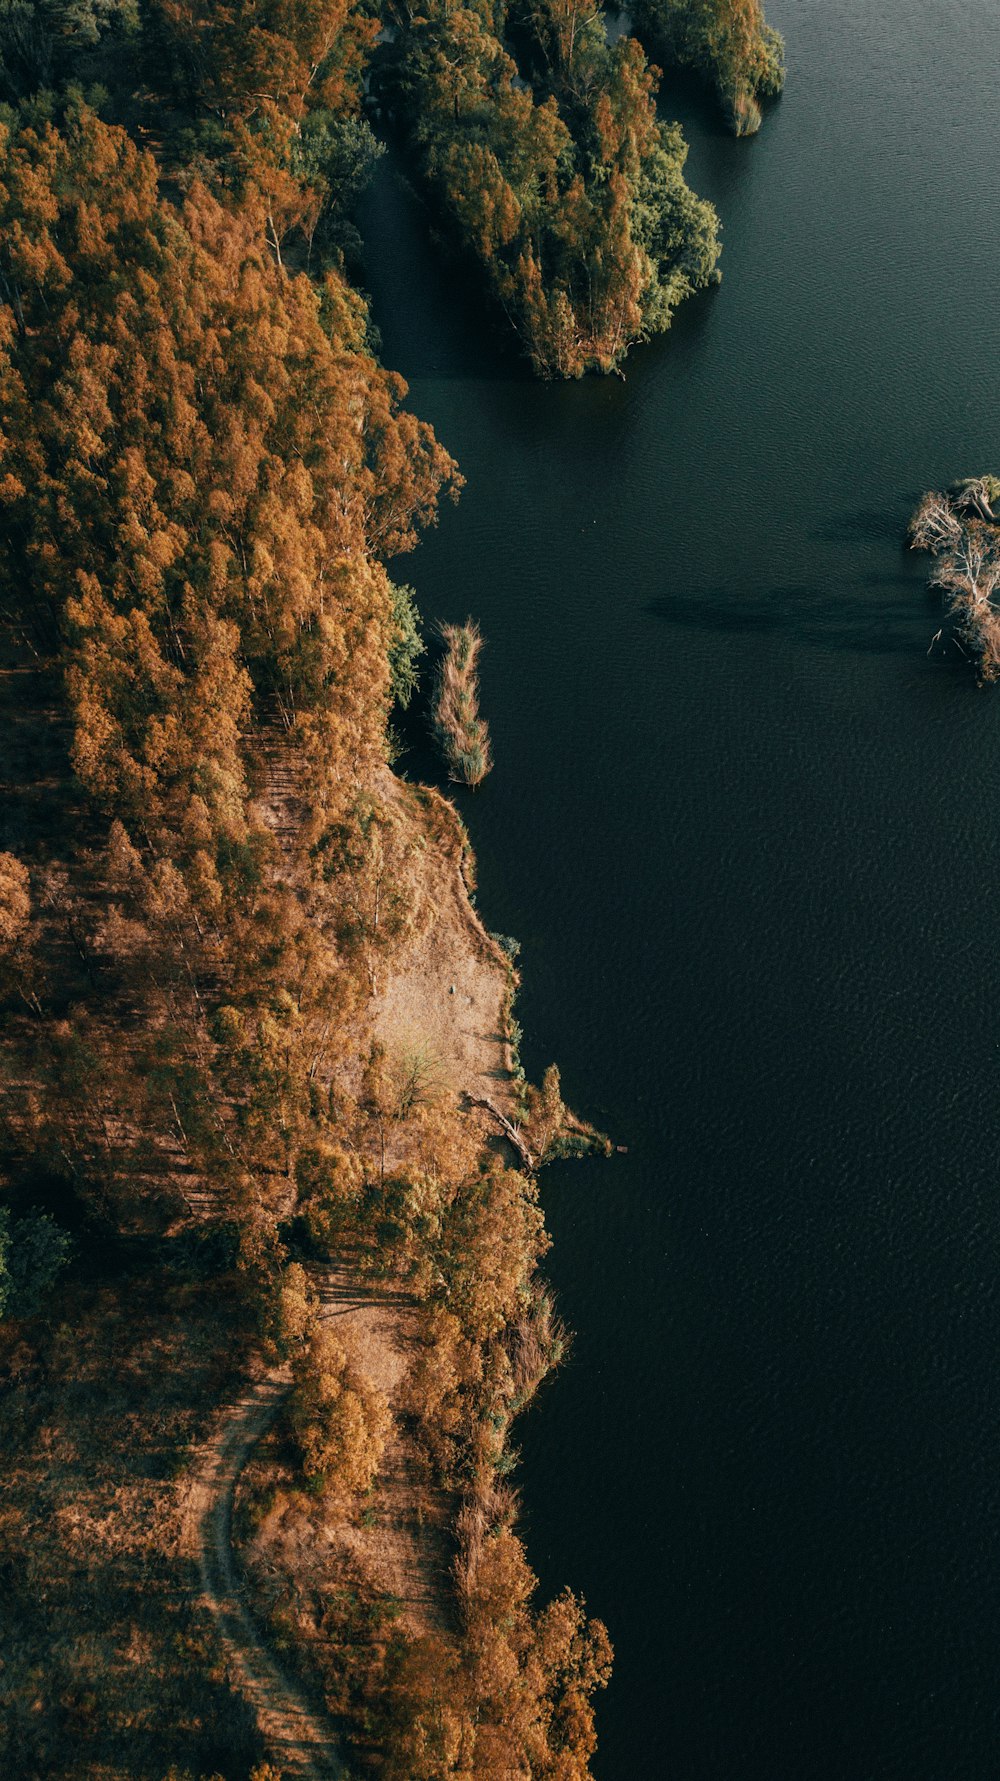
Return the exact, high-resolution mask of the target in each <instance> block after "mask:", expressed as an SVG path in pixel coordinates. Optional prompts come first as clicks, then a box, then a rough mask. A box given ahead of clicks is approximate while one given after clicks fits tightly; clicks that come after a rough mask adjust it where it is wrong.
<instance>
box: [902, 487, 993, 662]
mask: <svg viewBox="0 0 1000 1781" xmlns="http://www.w3.org/2000/svg"><path fill="white" fill-rule="evenodd" d="M995 501H1000V477H997V476H994V475H993V474H992V473H990V472H987V473H986V474H984V475H982V476H970V477H966V478H965V479H964V480H962V481H960V482H957V483H955V484H954V485H953V486H952V488H951V489H949V490H948V491H946V492H945V493H943V494H942V493H939V492H938V491H936V490H932V491H930V492H929V493H928V494H926V495H924V497H923V499H922V501H921V503H920V505H919V507H918V508H917V510H916V512H915V513H914V515H913V518H912V519H911V521H910V543H911V545H912V546H913V548H914V550H926V551H929V552H930V554H931V555H932V556H933V557H934V558H935V559H936V560H935V564H934V568H933V571H932V573H931V586H932V587H935V588H940V590H941V592H942V595H943V597H944V601H945V607H946V610H947V612H948V614H949V616H950V617H951V618H952V619H953V621H954V625H955V632H956V640H957V642H958V645H959V648H960V649H963V652H968V654H969V655H971V657H972V658H973V660H974V661H975V663H976V666H977V669H978V673H979V678H980V680H981V681H983V682H984V683H989V682H991V681H995V680H997V679H1000V519H998V518H997V515H996V514H995V513H994V511H993V503H994V502H995ZM940 635H941V633H940V631H939V632H938V633H937V637H940ZM937 637H935V639H934V641H935V642H936V641H937Z"/></svg>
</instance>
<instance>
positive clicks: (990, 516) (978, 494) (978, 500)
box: [953, 483, 1000, 526]
mask: <svg viewBox="0 0 1000 1781" xmlns="http://www.w3.org/2000/svg"><path fill="white" fill-rule="evenodd" d="M953 505H954V506H955V507H959V508H961V509H962V511H963V512H964V513H971V514H972V516H973V518H974V519H981V520H985V521H986V523H987V524H988V525H991V526H995V525H998V524H1000V521H998V520H997V516H996V514H995V513H994V511H993V509H992V507H991V506H990V504H989V501H988V500H987V498H986V490H985V489H983V488H980V487H979V486H978V484H976V483H971V484H970V485H969V487H968V488H966V489H963V490H962V492H961V494H960V495H956V497H955V500H954V503H953Z"/></svg>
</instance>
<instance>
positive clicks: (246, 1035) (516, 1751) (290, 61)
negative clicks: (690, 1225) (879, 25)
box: [0, 0, 782, 1781]
mask: <svg viewBox="0 0 1000 1781" xmlns="http://www.w3.org/2000/svg"><path fill="white" fill-rule="evenodd" d="M633 24H634V27H635V29H636V31H637V32H638V36H637V37H633V36H628V35H615V34H614V33H613V32H611V31H609V30H608V29H607V21H606V19H605V16H604V15H603V13H601V12H600V11H599V10H595V11H591V10H588V9H587V8H585V7H583V6H580V5H579V4H578V0H511V4H510V5H509V6H508V5H506V4H504V3H503V0H491V3H489V4H487V3H486V0H483V3H482V4H478V3H477V4H470V5H468V6H465V5H461V4H451V3H450V0H449V3H447V4H446V3H445V0H430V4H429V5H428V6H427V8H426V9H424V10H411V9H410V8H409V6H408V5H406V4H404V0H386V5H385V7H384V8H383V9H382V10H381V11H379V10H378V9H377V8H376V7H375V6H374V5H370V4H366V3H365V0H362V3H360V4H352V0H257V3H255V0H231V3H223V0H139V3H138V4H136V3H135V0H37V3H36V0H0V101H2V103H0V511H2V524H0V557H2V586H3V593H2V600H0V607H2V616H3V645H2V650H3V653H2V671H3V688H4V692H3V715H2V734H3V752H2V759H3V775H4V793H5V797H4V815H3V833H2V836H0V995H2V997H3V1012H4V1026H3V1033H4V1040H3V1050H2V1069H3V1075H2V1097H0V1108H2V1124H0V1182H2V1191H3V1199H2V1205H0V1370H2V1373H3V1377H4V1381H5V1385H6V1387H7V1403H8V1413H7V1415H6V1416H5V1419H4V1426H3V1435H2V1439H3V1445H4V1467H3V1470H4V1486H3V1491H2V1495H0V1545H2V1548H3V1552H2V1559H3V1563H4V1576H5V1581H6V1586H7V1602H8V1613H7V1615H5V1622H6V1626H5V1633H4V1654H3V1661H4V1682H5V1707H4V1714H3V1717H2V1720H0V1747H2V1748H3V1751H4V1754H3V1767H4V1772H5V1773H7V1772H9V1773H17V1774H19V1775H23V1776H25V1777H35V1776H37V1777H42V1776H48V1777H53V1776H62V1777H73V1778H79V1781H83V1778H84V1777H87V1776H92V1775H97V1774H100V1775H104V1776H107V1777H121V1778H125V1777H143V1778H146V1777H149V1778H150V1781H167V1778H168V1777H171V1778H172V1781H184V1778H186V1777H192V1778H195V1777H203V1778H206V1781H207V1778H208V1777H212V1778H217V1777H225V1778H226V1781H250V1777H253V1778H254V1781H277V1778H278V1777H280V1776H281V1775H288V1776H291V1775H300V1774H301V1775H309V1774H327V1773H329V1774H339V1773H358V1774H362V1773H365V1774H368V1773H371V1774H378V1775H382V1776H385V1777H387V1778H389V1781H434V1778H437V1777H463V1778H465V1781H487V1778H489V1781H498V1778H500V1777H528V1776H531V1777H539V1778H541V1777H551V1778H552V1781H572V1778H573V1777H576V1776H580V1777H582V1776H585V1775H587V1774H588V1773H589V1764H590V1759H591V1756H592V1754H593V1752H594V1749H595V1747H596V1731H595V1706H594V1703H595V1696H596V1695H597V1693H598V1692H599V1690H600V1689H601V1688H602V1687H603V1686H604V1685H605V1684H606V1682H607V1680H608V1678H609V1675H610V1670H611V1647H610V1642H609V1638H608V1633H607V1631H606V1629H605V1627H604V1626H603V1624H602V1623H601V1622H600V1621H599V1620H595V1619H592V1618H590V1617H589V1616H588V1613H587V1610H586V1607H585V1605H584V1603H583V1602H582V1601H581V1600H580V1599H578V1598H577V1597H576V1596H575V1595H574V1594H572V1593H571V1591H570V1590H568V1589H567V1590H566V1591H564V1592H563V1593H562V1594H561V1595H558V1596H556V1597H555V1598H554V1599H553V1600H551V1601H549V1602H548V1603H539V1601H538V1599H537V1593H536V1587H535V1579H534V1577H533V1575H532V1572H531V1570H530V1567H529V1563H528V1558H527V1556H526V1553H525V1550H524V1546H523V1544H522V1541H521V1539H520V1536H519V1534H518V1531H517V1492H516V1489H515V1487H514V1485H513V1482H512V1479H511V1473H512V1470H513V1466H514V1463H515V1458H516V1455H515V1454H514V1451H513V1449H512V1447H511V1443H510V1432H511V1428H512V1424H513V1422H514V1419H515V1417H516V1415H517V1413H518V1411H519V1410H521V1409H522V1408H523V1407H524V1406H525V1405H526V1404H527V1402H528V1401H529V1400H530V1398H531V1397H532V1396H533V1394H534V1393H535V1391H536V1390H537V1388H538V1386H539V1384H540V1383H541V1381H542V1379H543V1378H544V1376H545V1374H546V1373H547V1371H548V1370H549V1369H550V1368H551V1367H552V1366H554V1365H555V1364H556V1363H557V1362H558V1360H559V1359H560V1357H561V1354H562V1353H563V1351H564V1348H565V1344H566V1341H567V1335H566V1332H565V1330H564V1329H563V1328H562V1325H561V1323H560V1321H559V1318H558V1315H557V1312H556V1310H555V1307H554V1305H553V1303H552V1301H551V1298H550V1295H549V1294H548V1292H547V1290H546V1288H545V1285H544V1282H543V1280H542V1279H541V1277H540V1275H539V1272H538V1270H539V1265H540V1263H541V1260H542V1258H543V1256H544V1254H545V1251H546V1248H547V1245H548V1239H547V1237H546V1233H545V1228H544V1220H543V1216H542V1212H541V1209H540V1206H539V1199H538V1181H537V1176H538V1170H539V1168H540V1166H541V1165H542V1164H543V1163H544V1162H545V1161H546V1160H547V1159H548V1158H549V1157H552V1156H556V1155H568V1154H569V1155H571V1154H574V1153H577V1152H582V1151H585V1150H588V1149H594V1148H597V1149H600V1148H602V1146H603V1145H604V1142H605V1141H604V1140H602V1139H601V1138H600V1137H599V1135H598V1134H596V1133H594V1132H593V1131H592V1130H591V1129H590V1128H589V1127H588V1126H587V1125H586V1124H585V1123H584V1122H583V1121H581V1120H580V1119H577V1118H576V1117H575V1116H574V1115H573V1114H571V1113H570V1112H569V1110H568V1109H567V1108H566V1107H565V1105H564V1103H563V1100H562V1096H561V1090H560V1081H559V1075H558V1071H557V1069H556V1068H555V1067H554V1066H553V1067H552V1068H550V1069H549V1070H548V1071H546V1073H545V1075H544V1077H543V1080H542V1081H541V1083H540V1084H538V1085H535V1084H532V1083H531V1082H529V1081H528V1080H527V1079H526V1078H525V1075H524V1071H523V1070H522V1068H521V1065H520V1061H519V1057H518V1040H519V1027H518V1024H517V1020H516V1017H515V1013H514V1003H515V996H516V990H517V985H518V973H517V968H516V963H515V960H516V954H517V947H516V943H515V942H513V941H511V940H509V939H508V938H506V937H504V936H498V935H491V934H490V933H489V932H487V930H486V928H485V927H484V926H483V925H482V922H481V921H480V918H479V915H478V913H477V911H476V908H475V903H474V889H475V878H474V871H475V867H474V861H473V859H472V856H471V851H470V848H469V844H468V839H467V836H466V834H465V831H464V827H463V824H462V821H461V818H460V816H459V815H458V812H457V810H456V809H455V807H454V806H453V804H452V803H451V802H450V801H449V800H448V799H447V798H446V797H445V796H444V795H443V794H442V792H440V791H439V790H436V789H434V788H433V787H422V786H419V785H416V784H413V783H411V782H410V781H409V780H408V779H407V778H406V777H404V776H397V775H396V774H394V772H393V770H392V768H393V763H394V760H395V758H396V751H397V748H398V743H397V741H396V740H395V735H394V725H393V718H394V714H398V712H399V710H400V708H402V707H405V706H406V705H408V704H409V703H410V702H411V701H413V700H414V699H416V700H417V701H418V702H419V701H420V700H421V699H424V700H426V697H427V691H426V689H427V687H428V685H429V682H430V671H429V665H430V664H431V663H432V662H433V660H434V658H435V654H436V653H440V652H439V650H438V645H439V643H440V642H441V641H442V640H441V639H438V640H437V641H435V639H434V637H433V636H432V634H431V632H430V629H429V626H427V625H425V623H424V621H423V619H422V617H421V614H420V613H419V612H418V611H417V610H416V606H415V603H414V598H413V595H412V593H411V591H410V589H409V588H408V587H407V586H406V585H405V583H404V582H403V581H402V580H401V579H400V577H399V567H398V559H399V558H401V557H402V556H404V555H405V554H406V553H407V552H409V551H411V550H412V549H413V548H414V547H415V546H416V545H417V543H418V539H419V537H420V534H421V532H422V531H424V530H425V529H426V528H427V527H429V526H432V525H433V524H434V523H435V521H436V518H437V516H438V513H439V511H440V509H441V507H442V504H443V503H446V502H451V501H453V500H455V499H457V498H459V496H460V491H461V488H462V486H463V479H462V475H461V472H460V469H459V466H458V465H457V463H456V462H455V461H454V459H453V458H452V456H451V455H450V454H449V451H448V449H447V442H446V441H441V440H439V439H437V438H436V437H435V435H434V433H433V431H432V430H431V428H430V427H429V426H428V425H426V424H425V423H424V422H422V421H421V420H420V419H419V417H418V416H417V415H415V414H414V413H413V412H412V410H411V409H410V408H409V407H408V405H407V389H406V386H405V384H404V382H403V380H402V379H401V378H400V377H399V376H398V375H396V374H395V373H394V372H393V371H392V369H391V368H387V367H385V366H384V365H383V364H382V363H381V362H380V357H379V343H378V338H377V335H376V332H375V330H374V328H373V326H372V324H371V320H370V317H369V313H368V308H367V304H366V299H365V296H364V258H363V252H364V249H363V242H362V240H361V238H360V236H359V233H358V230H357V226H356V221H355V216H354V204H355V200H356V198H357V195H358V193H359V191H360V190H361V189H362V188H363V186H364V184H365V182H366V180H367V179H368V177H369V176H370V174H371V171H372V169H373V167H374V166H375V164H376V162H377V160H378V158H379V156H380V155H381V154H382V152H383V140H384V139H385V138H387V137H391V139H392V140H393V141H394V142H396V143H399V144H402V145H404V148H405V151H406V155H407V162H408V166H409V168H410V171H411V174H412V177H413V179H414V180H415V181H417V182H419V185H420V188H421V191H422V193H423V195H424V197H425V199H426V202H427V205H428V210H429V214H430V215H431V216H432V217H433V219H434V227H435V232H436V235H437V239H438V245H439V251H440V252H441V253H442V254H445V255H447V256H452V257H453V258H454V259H455V261H456V262H457V263H461V264H462V265H463V266H464V267H465V268H466V270H467V272H468V275H469V277H470V278H473V279H475V280H476V281H477V285H478V288H479V290H480V291H481V294H482V299H483V303H484V308H485V310H486V312H487V313H488V314H489V315H490V316H491V317H492V322H493V325H494V326H496V327H497V328H498V329H502V330H506V331H507V332H508V334H509V335H510V337H511V338H513V340H514V341H515V342H516V344H517V347H518V349H519V350H520V352H521V353H522V354H523V355H524V357H525V358H526V360H527V361H528V362H529V364H530V367H531V369H532V370H533V371H534V372H535V373H536V374H538V375H539V376H541V377H546V378H551V377H577V376H580V375H581V374H583V373H584V372H604V373H607V372H612V371H620V370H621V368H622V365H623V363H624V361H625V358H626V355H627V353H628V351H629V348H630V347H632V346H633V345H634V344H635V343H637V342H639V341H642V340H645V339H647V338H649V337H650V336H651V335H652V334H654V333H658V332H662V331H663V330H665V329H667V328H668V327H669V325H670V321H671V318H672V316H673V314H674V312H675V310H676V308H677V306H678V304H679V303H680V302H681V301H682V300H683V299H684V298H685V297H687V296H689V295H691V294H692V293H693V292H696V291H698V290H700V289H702V288H704V287H706V286H707V285H709V284H711V283H712V281H714V280H715V279H717V278H718V260H719V240H718V226H717V219H716V216H715V213H714V211H713V210H712V207H711V206H710V205H709V204H707V203H706V202H704V201H703V200H701V199H699V198H698V197H697V196H696V195H695V194H694V193H693V192H692V191H691V190H690V188H689V187H688V186H687V184H686V183H685V179H684V171H683V169H684V160H685V153H686V150H685V144H684V142H683V139H682V136H681V133H680V131H679V129H678V128H677V126H676V125H673V124H671V123H670V122H669V121H667V120H666V119H665V118H664V117H662V116H661V115H660V113H659V112H658V110H657V101H656V94H657V84H658V78H659V76H658V69H657V67H656V66H655V65H654V62H653V61H652V60H650V59H648V57H652V58H655V59H656V61H658V62H661V63H664V64H677V65H681V66H685V67H689V68H692V69H694V70H696V71H697V73H698V75H699V76H701V77H704V79H705V80H706V81H707V82H708V84H709V86H710V87H711V88H712V89H713V90H714V92H715V93H716V94H717V96H718V100H719V103H720V105H721V107H722V110H723V114H724V116H725V118H726V120H727V121H728V123H729V124H730V125H731V127H732V128H734V129H735V130H736V131H737V132H740V133H745V132H748V131H751V130H752V129H754V128H755V127H756V125H757V124H758V123H759V122H760V115H761V114H760V102H761V101H762V100H764V99H767V98H768V97H772V96H773V95H774V94H776V93H777V91H778V90H779V89H780V85H781V78H782V61H781V45H780V40H779V39H778V38H777V36H776V34H775V33H774V32H772V31H771V30H770V29H769V28H768V27H767V26H766V24H765V23H764V20H763V17H762V15H761V11H760V6H759V4H758V0H643V4H642V5H641V6H640V7H639V8H637V10H636V13H635V15H634V19H633ZM443 641H444V643H445V645H446V648H447V649H449V650H451V652H452V656H451V657H449V656H448V655H447V654H445V656H444V657H443V658H442V663H441V666H440V667H439V669H438V680H437V683H436V685H437V693H436V701H437V702H436V707H435V709H436V712H437V718H436V722H437V724H438V728H439V730H440V729H441V728H442V727H443V728H444V730H445V731H446V732H447V735H446V739H445V755H446V761H450V762H451V764H452V765H454V763H455V761H456V760H457V761H458V762H459V763H460V764H461V765H462V771H461V773H460V774H459V773H455V774H454V775H453V776H454V777H460V778H461V779H462V780H463V782H464V783H467V784H475V783H478V779H479V778H481V777H483V775H484V773H485V772H486V771H487V769H488V766H489V758H490V757H489V743H488V738H487V737H486V733H485V729H484V727H483V723H482V719H481V718H480V716H479V713H478V709H477V707H476V704H475V692H474V687H473V688H472V689H471V690H470V688H469V686H468V685H467V677H468V674H469V672H470V671H471V670H474V666H475V659H476V654H477V652H478V649H479V647H480V642H481V640H480V639H479V637H478V632H476V631H475V627H474V625H473V626H471V627H470V628H469V629H468V630H467V631H461V630H453V631H452V632H451V633H450V634H449V633H448V630H447V628H446V632H445V636H444V639H443ZM463 676H465V677H466V679H465V680H463ZM449 701H450V704H449V703H448V702H449ZM442 712H444V713H445V715H444V716H442ZM456 713H457V715H456ZM447 737H450V738H451V741H450V744H449V743H448V741H447ZM448 746H450V747H451V751H452V752H451V755H450V756H449V755H448V752H447V749H448ZM477 751H478V752H477ZM470 760H471V761H472V766H471V767H470V766H469V761H470ZM459 1005H461V1008H462V1010H463V1013H465V1011H468V1018H466V1019H464V1020H463V1021H462V1022H458V1021H457V1020H456V1012H457V1010H458V1008H459ZM219 1516H221V1517H222V1520H221V1521H219V1519H218V1518H219ZM230 1522H231V1529H230ZM220 1526H221V1527H224V1528H225V1529H226V1530H228V1531H227V1532H226V1533H225V1539H224V1541H223V1539H222V1537H221V1536H218V1533H217V1529H218V1527H220ZM230 1532H231V1541H230V1537H229V1535H230ZM223 1545H224V1547H225V1550H224V1551H223V1550H222V1547H223ZM230 1548H231V1549H230ZM234 1579H235V1580H236V1581H235V1582H234ZM237 1587H238V1591H239V1602H238V1603H237V1602H236V1600H235V1595H234V1591H236V1590H237ZM244 1604H246V1605H244Z"/></svg>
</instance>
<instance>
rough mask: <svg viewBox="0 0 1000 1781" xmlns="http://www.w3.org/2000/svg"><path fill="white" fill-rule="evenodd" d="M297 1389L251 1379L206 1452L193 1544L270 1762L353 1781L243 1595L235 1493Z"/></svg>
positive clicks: (189, 1518)
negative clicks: (248, 1464)
mask: <svg viewBox="0 0 1000 1781" xmlns="http://www.w3.org/2000/svg"><path fill="white" fill-rule="evenodd" d="M290 1387H291V1373H290V1371H289V1369H288V1368H287V1367H280V1368H275V1369H274V1370H272V1371H271V1372H269V1373H267V1374H265V1375H264V1377H263V1378H262V1379H258V1380H256V1381H254V1382H253V1383H251V1384H249V1385H247V1387H246V1389H245V1390H244V1391H243V1392H241V1394H240V1396H239V1397H238V1398H237V1399H236V1400H235V1402H234V1403H232V1404H231V1405H230V1406H229V1407H228V1408H227V1409H226V1411H225V1412H224V1413H223V1416H222V1418H221V1420H220V1422H219V1425H218V1427H217V1428H216V1430H215V1433H214V1434H213V1435H212V1436H211V1437H210V1439H209V1441H208V1442H207V1443H206V1445H205V1446H204V1448H203V1449H202V1451H201V1454H200V1456H199V1457H200V1463H199V1465H198V1467H197V1471H196V1472H195V1475H194V1477H193V1479H192V1482H191V1486H190V1491H189V1495H188V1501H187V1504H186V1506H185V1517H184V1520H185V1532H186V1544H187V1545H188V1549H189V1550H190V1551H191V1552H192V1555H193V1556H194V1557H195V1558H196V1559H197V1562H198V1568H199V1571H200V1573H201V1582H202V1589H203V1592H204V1598H205V1601H206V1603H207V1605H208V1607H209V1608H210V1609H211V1611H212V1613H213V1615H214V1616H215V1619H216V1622H217V1624H218V1627H219V1631H220V1634H221V1637H222V1643H223V1647H224V1649H225V1653H226V1657H227V1659H228V1661H229V1663H230V1665H231V1667H232V1670H233V1673H234V1675H235V1677H236V1679H237V1680H238V1682H239V1684H240V1686H241V1687H242V1689H243V1691H244V1693H245V1694H246V1696H247V1699H248V1700H249V1702H250V1704H251V1706H252V1707H253V1709H254V1712H255V1714H256V1716H257V1723H258V1726H259V1728H260V1733H261V1736H262V1737H263V1739H264V1741H265V1743H266V1745H267V1750H268V1755H269V1757H270V1758H271V1760H272V1761H273V1762H274V1763H276V1764H277V1766H278V1767H279V1768H280V1770H281V1773H282V1776H283V1777H287V1781H293V1778H294V1781H349V1771H348V1770H347V1769H346V1768H345V1767H344V1764H343V1763H342V1762H341V1760H340V1758H339V1756H338V1755H337V1752H336V1750H335V1747H334V1744H333V1739H332V1736H331V1733H330V1731H329V1728H328V1727H327V1726H326V1725H325V1724H324V1723H323V1722H322V1720H321V1719H320V1718H319V1717H318V1716H317V1715H316V1714H315V1713H314V1712H313V1710H312V1708H311V1707H310V1705H309V1704H308V1702H307V1701H306V1699H305V1696H304V1695H303V1694H302V1693H301V1691H300V1689H299V1688H298V1687H297V1686H296V1685H295V1684H294V1683H293V1682H291V1681H290V1680H289V1678H288V1677H287V1676H286V1675H285V1674H284V1672H283V1671H282V1670H281V1669H279V1667H278V1665H277V1664H276V1662H275V1661H274V1658H273V1657H272V1656H271V1654H270V1652H269V1651H268V1649H267V1647H266V1645H265V1644H264V1641H263V1639H262V1637H261V1634H260V1632H259V1631H258V1629H257V1626H256V1624H255V1622H254V1620H253V1618H252V1616H251V1615H250V1613H249V1610H248V1609H247V1607H246V1604H245V1602H244V1600H243V1595H242V1590H241V1586H240V1583H239V1579H238V1577H237V1571H236V1564H235V1561H234V1558H233V1547H232V1512H233V1493H234V1491H235V1488H236V1481H237V1479H238V1477H239V1475H240V1472H241V1471H242V1470H243V1467H244V1466H245V1464H246V1462H247V1460H248V1458H249V1456H250V1454H251V1452H252V1451H253V1448H254V1447H255V1446H256V1444H257V1442H258V1441H259V1440H260V1438H261V1436H262V1435H264V1434H265V1433H266V1431H267V1430H268V1429H269V1428H270V1426H271V1424H272V1422H273V1421H274V1419H275V1417H276V1416H277V1414H278V1412H279V1410H280V1409H281V1406H282V1404H283V1402H284V1400H285V1398H286V1397H287V1395H288V1392H289V1390H290Z"/></svg>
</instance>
